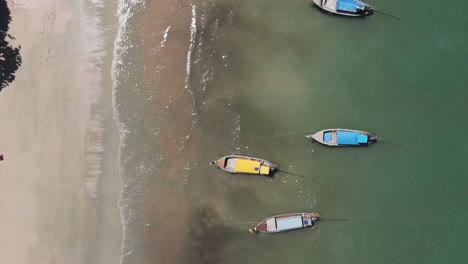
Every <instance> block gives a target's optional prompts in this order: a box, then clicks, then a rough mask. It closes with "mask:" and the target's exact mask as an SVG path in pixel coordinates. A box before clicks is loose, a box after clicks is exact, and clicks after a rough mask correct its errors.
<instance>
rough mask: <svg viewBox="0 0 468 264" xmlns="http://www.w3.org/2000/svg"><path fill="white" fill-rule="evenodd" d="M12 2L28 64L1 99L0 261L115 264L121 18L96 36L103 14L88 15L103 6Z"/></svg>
mask: <svg viewBox="0 0 468 264" xmlns="http://www.w3.org/2000/svg"><path fill="white" fill-rule="evenodd" d="M7 2H8V6H9V8H10V10H11V13H12V14H11V16H12V22H11V23H10V32H11V33H12V35H14V36H15V37H16V40H14V41H12V44H14V45H21V46H22V50H21V55H22V57H23V65H22V67H20V69H19V70H18V72H17V73H16V80H15V82H13V83H12V84H11V85H10V86H9V87H7V88H6V89H4V90H3V91H2V92H1V93H0V105H1V107H0V116H1V123H2V127H1V128H0V132H1V133H2V137H0V146H1V151H2V152H4V154H5V160H4V161H2V163H1V164H0V169H1V171H2V177H1V178H0V185H1V187H0V193H1V194H0V207H1V209H2V210H0V217H2V219H5V224H4V225H2V226H1V227H0V229H1V231H2V234H3V235H4V239H3V240H2V241H3V242H1V243H0V246H1V247H2V249H3V250H2V253H0V260H1V262H5V263H68V262H70V261H72V262H74V263H75V262H76V263H89V262H97V263H100V262H106V261H107V262H109V261H110V263H118V261H119V260H120V256H121V248H120V243H121V241H122V239H121V230H122V228H121V219H120V212H119V208H118V198H119V195H120V191H121V189H120V188H121V182H120V177H119V174H118V171H117V172H116V169H115V168H116V167H118V166H116V163H117V164H118V161H119V160H118V147H119V132H118V130H117V125H116V122H115V119H114V113H113V106H112V102H111V98H112V97H111V96H110V95H111V94H112V79H111V76H110V67H111V62H112V55H113V53H112V50H113V43H114V42H113V40H114V38H115V34H114V33H115V28H116V25H115V26H113V25H114V24H113V23H114V22H115V21H116V20H115V17H114V18H113V17H112V15H114V14H115V12H114V13H112V12H107V13H106V14H107V15H106V14H103V15H106V18H105V19H107V20H106V21H104V25H103V28H102V29H100V30H102V32H99V29H98V31H96V28H95V27H97V26H99V25H98V24H99V23H101V22H102V21H99V19H100V18H99V17H96V16H95V15H96V13H98V12H93V13H88V12H90V10H89V9H87V8H89V7H92V8H94V11H96V10H98V9H100V10H102V11H103V12H104V8H103V7H100V6H98V5H99V4H96V3H90V2H88V1H79V2H75V1H67V0H65V1H59V2H57V1H34V0H10V1H7ZM92 8H91V9H92ZM113 11H114V10H113ZM89 15H91V17H89ZM90 18H92V19H90ZM112 19H114V20H112ZM93 23H94V24H93ZM106 23H108V24H106ZM101 25H102V24H101ZM90 30H91V31H90ZM101 33H102V34H101ZM100 34H101V35H100ZM113 34H114V35H113ZM102 38H104V39H103V41H104V42H100V41H101V40H102ZM109 40H111V41H109Z"/></svg>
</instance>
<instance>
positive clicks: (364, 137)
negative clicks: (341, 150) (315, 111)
mask: <svg viewBox="0 0 468 264" xmlns="http://www.w3.org/2000/svg"><path fill="white" fill-rule="evenodd" d="M305 137H306V138H310V139H313V140H315V141H317V142H319V143H321V144H323V145H327V146H330V147H343V146H367V145H370V144H372V143H375V142H376V141H377V137H376V136H375V135H372V134H371V133H369V132H365V131H359V130H351V129H341V128H331V129H325V130H322V131H319V132H317V133H315V134H310V135H306V136H305Z"/></svg>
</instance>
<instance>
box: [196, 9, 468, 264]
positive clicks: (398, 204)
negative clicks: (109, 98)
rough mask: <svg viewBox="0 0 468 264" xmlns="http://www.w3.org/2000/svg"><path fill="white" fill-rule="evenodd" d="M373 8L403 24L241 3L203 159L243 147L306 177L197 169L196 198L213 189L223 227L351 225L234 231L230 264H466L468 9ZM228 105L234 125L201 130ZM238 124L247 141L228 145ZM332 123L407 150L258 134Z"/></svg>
mask: <svg viewBox="0 0 468 264" xmlns="http://www.w3.org/2000/svg"><path fill="white" fill-rule="evenodd" d="M373 4H374V5H376V6H377V7H378V8H381V9H382V10H385V11H387V12H389V13H392V14H394V15H398V16H399V17H401V18H402V21H401V23H400V22H398V21H396V20H393V19H390V18H387V17H384V16H379V15H375V16H373V17H370V18H367V19H347V18H341V17H336V16H331V15H327V14H324V13H321V12H319V11H318V10H316V9H315V8H310V6H309V5H308V4H307V3H305V2H304V1H254V3H253V2H250V1H244V2H243V4H237V5H234V8H233V9H234V10H235V13H234V14H235V16H234V23H233V26H232V28H231V30H232V31H231V32H230V33H231V34H230V35H229V36H226V38H227V40H226V43H230V45H231V46H230V47H232V49H231V50H230V49H227V50H228V51H229V50H230V51H231V54H229V56H228V58H230V60H229V62H230V65H229V66H228V69H227V70H226V71H224V72H223V73H222V74H220V76H219V77H218V79H217V83H216V84H215V85H216V86H217V87H220V88H218V90H225V91H232V95H231V96H229V98H228V99H226V98H219V97H216V99H217V101H216V102H214V103H213V104H211V108H210V107H208V110H207V112H206V113H205V114H206V115H205V116H203V115H202V118H201V119H202V121H201V122H200V126H201V127H202V129H203V128H204V130H203V131H204V132H203V136H204V137H205V142H204V143H203V144H204V146H205V150H206V151H204V152H203V153H204V154H203V155H202V157H203V158H204V159H208V160H210V159H213V158H215V157H217V156H222V155H224V154H226V153H230V152H233V151H234V152H236V153H243V154H248V155H252V156H257V157H262V158H266V159H269V160H273V161H277V162H279V163H280V165H282V166H283V168H285V169H288V170H292V171H294V172H297V173H300V174H303V175H305V176H306V177H307V179H302V178H301V177H295V176H291V175H289V176H288V175H286V174H284V173H279V174H278V175H277V176H276V177H275V178H274V179H273V180H269V179H267V178H262V177H258V178H250V177H245V176H241V177H236V176H228V175H226V174H224V173H222V172H208V171H204V172H193V173H192V177H193V178H197V182H196V183H194V182H193V181H195V180H191V184H192V185H191V186H192V188H193V189H194V190H197V191H198V192H199V193H205V194H202V195H201V198H199V200H200V201H205V202H208V203H209V202H212V201H213V200H215V201H217V203H221V204H222V205H223V206H222V207H223V208H225V209H224V210H223V213H222V214H225V215H222V217H223V218H225V219H228V221H227V222H228V223H237V222H243V221H259V220H261V219H263V218H265V217H268V216H271V215H275V214H281V213H288V212H297V211H311V210H313V211H318V212H320V213H321V214H322V215H323V216H325V217H327V216H329V217H347V218H349V219H350V220H348V221H323V222H321V223H320V224H319V226H318V227H317V228H315V229H313V230H305V231H303V232H301V231H299V232H290V233H286V234H278V235H258V236H253V235H251V234H249V233H248V232H246V231H247V228H248V226H245V225H244V226H242V225H232V229H233V230H231V233H229V237H230V238H228V239H227V240H228V241H227V242H225V243H226V245H225V249H224V251H223V254H224V255H223V257H222V258H221V261H220V262H221V263H299V262H303V261H313V262H317V263H462V262H464V260H465V259H466V257H467V256H468V255H467V253H466V251H465V247H466V244H467V242H468V241H467V237H468V236H467V235H468V231H467V230H468V228H467V226H468V222H467V219H468V213H467V209H468V205H467V199H466V186H467V180H466V177H465V173H464V172H465V168H464V167H465V164H466V162H467V161H468V151H467V148H466V147H467V145H468V142H467V140H464V139H463V136H464V134H465V133H466V129H467V128H468V121H467V119H466V117H464V114H465V113H466V110H467V106H466V99H467V96H468V91H467V90H466V77H465V75H466V73H467V72H468V65H467V61H466V57H467V55H468V54H467V53H468V48H467V46H466V43H467V41H468V35H467V34H466V31H464V30H463V25H466V24H467V22H468V19H467V17H466V15H465V14H464V13H463V9H464V8H462V7H461V6H453V7H450V6H446V7H444V10H443V11H444V14H439V12H440V11H441V10H440V8H439V7H438V5H435V4H436V2H434V5H431V4H430V3H428V1H413V2H404V1H397V2H384V1H374V2H373ZM459 5H462V4H461V3H459ZM421 6H424V8H423V9H421ZM466 7H468V6H466ZM466 7H465V9H466ZM447 14H450V15H449V16H447ZM222 94H223V96H224V95H226V94H229V93H228V92H225V93H222ZM228 103H229V104H230V105H227V104H228ZM223 104H224V105H225V107H226V109H228V110H226V111H229V113H230V115H229V114H226V117H225V118H228V119H229V118H230V120H231V121H230V122H231V123H230V125H227V128H225V129H224V130H223V129H222V128H218V129H213V127H216V122H209V121H208V122H206V124H204V123H203V117H206V118H208V117H209V116H212V115H215V113H216V112H217V111H219V109H220V108H222V105H223ZM237 118H238V123H239V125H240V130H239V137H238V138H236V139H234V140H232V141H231V142H234V143H233V144H232V145H230V144H222V143H221V142H229V143H231V142H230V140H229V139H227V138H226V136H229V135H230V133H229V131H232V129H233V127H235V124H236V120H237ZM218 124H219V123H218ZM331 127H343V128H354V129H361V130H366V131H371V132H373V133H376V134H377V135H379V136H380V137H382V138H383V139H386V140H388V141H392V142H396V143H400V144H405V145H407V147H406V148H403V147H401V146H398V145H396V144H391V143H386V142H381V143H378V144H376V145H373V146H370V147H368V148H342V149H331V148H326V147H323V146H320V145H318V144H312V143H311V142H309V141H308V140H306V139H304V138H303V137H302V136H301V135H299V136H290V137H279V138H264V137H261V136H263V135H272V134H275V133H293V132H297V131H305V130H309V129H310V130H320V129H324V128H331ZM213 137H215V138H216V137H219V138H222V139H223V140H222V141H219V140H214V139H213ZM237 147H239V148H240V149H239V150H238V149H237ZM247 147H248V148H247ZM205 157H206V158H205ZM290 166H291V167H290ZM201 175H205V176H203V177H205V178H203V179H202V180H200V181H198V179H200V178H202V176H201ZM207 186H210V187H208V190H209V194H207V193H206V192H207ZM213 186H215V187H216V188H213ZM223 187H224V188H223ZM203 198H204V199H203ZM195 204H196V203H195ZM213 232H216V230H213Z"/></svg>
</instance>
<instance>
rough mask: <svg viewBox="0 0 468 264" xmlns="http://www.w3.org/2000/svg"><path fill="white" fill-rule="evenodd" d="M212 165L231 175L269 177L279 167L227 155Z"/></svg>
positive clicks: (255, 159) (273, 164)
mask: <svg viewBox="0 0 468 264" xmlns="http://www.w3.org/2000/svg"><path fill="white" fill-rule="evenodd" d="M211 164H213V165H216V166H218V168H220V169H222V170H224V171H226V172H229V173H242V174H254V175H266V176H268V175H273V173H274V172H275V171H276V170H278V165H277V164H275V163H273V162H270V161H267V160H264V159H258V158H252V157H247V156H239V155H227V156H224V157H222V158H219V159H217V160H215V161H213V162H211Z"/></svg>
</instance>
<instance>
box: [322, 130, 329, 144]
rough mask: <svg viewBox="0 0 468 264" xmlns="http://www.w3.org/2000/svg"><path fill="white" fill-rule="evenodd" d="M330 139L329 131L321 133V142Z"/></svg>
mask: <svg viewBox="0 0 468 264" xmlns="http://www.w3.org/2000/svg"><path fill="white" fill-rule="evenodd" d="M330 140H331V132H325V133H323V142H325V143H328V142H330Z"/></svg>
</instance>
